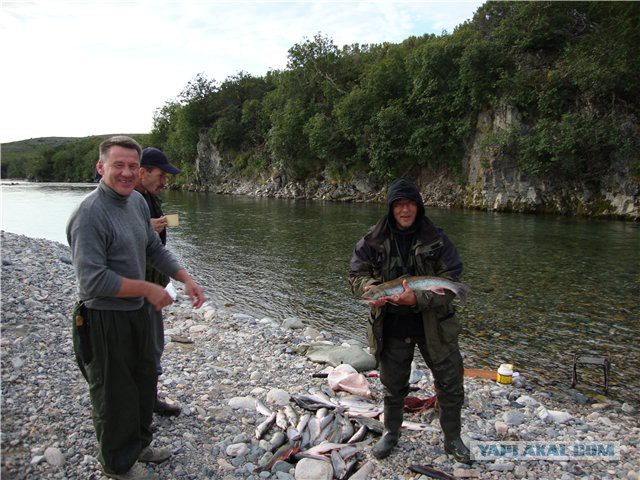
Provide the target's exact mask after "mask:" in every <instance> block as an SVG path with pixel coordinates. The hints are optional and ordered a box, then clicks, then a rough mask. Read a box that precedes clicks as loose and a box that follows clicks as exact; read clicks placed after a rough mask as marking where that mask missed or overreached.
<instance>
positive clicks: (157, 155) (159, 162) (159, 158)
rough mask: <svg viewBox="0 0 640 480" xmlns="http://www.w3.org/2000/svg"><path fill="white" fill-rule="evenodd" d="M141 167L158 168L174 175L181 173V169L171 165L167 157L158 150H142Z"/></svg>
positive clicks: (149, 148) (151, 148) (150, 148)
mask: <svg viewBox="0 0 640 480" xmlns="http://www.w3.org/2000/svg"><path fill="white" fill-rule="evenodd" d="M140 165H141V166H143V167H158V168H159V169H160V170H163V171H165V172H167V173H171V174H173V175H176V174H178V173H180V169H179V168H176V167H174V166H173V165H171V164H170V163H169V160H167V156H166V155H165V154H164V153H162V150H160V149H158V148H153V147H147V148H145V149H144V150H142V156H141V157H140Z"/></svg>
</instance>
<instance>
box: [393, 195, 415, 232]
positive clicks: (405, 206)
mask: <svg viewBox="0 0 640 480" xmlns="http://www.w3.org/2000/svg"><path fill="white" fill-rule="evenodd" d="M392 208H393V218H395V219H396V225H397V226H398V228H399V229H401V230H404V229H406V228H409V227H410V226H411V225H413V222H415V221H416V216H417V214H418V205H417V204H416V202H412V201H411V200H408V199H406V198H401V199H399V200H396V201H395V202H393V206H392Z"/></svg>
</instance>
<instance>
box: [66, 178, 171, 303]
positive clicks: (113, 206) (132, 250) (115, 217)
mask: <svg viewBox="0 0 640 480" xmlns="http://www.w3.org/2000/svg"><path fill="white" fill-rule="evenodd" d="M67 241H68V242H69V245H70V246H71V255H72V260H73V266H74V268H75V271H76V280H77V283H78V295H79V297H80V299H81V300H84V301H85V304H86V305H87V307H89V308H93V309H97V310H136V309H138V308H140V307H142V304H143V301H144V299H143V298H142V297H132V298H117V297H116V296H115V295H116V293H118V291H119V290H120V286H121V284H122V277H125V278H129V279H133V280H144V273H145V267H146V261H147V260H148V261H149V263H151V265H153V266H154V267H155V268H156V269H158V270H160V271H161V272H163V273H166V274H167V275H169V276H171V277H175V275H176V273H177V272H178V270H180V268H181V267H180V265H179V264H178V262H177V260H176V259H175V257H174V256H173V255H172V254H171V252H169V251H168V250H167V249H165V247H164V246H163V245H162V242H160V237H158V235H157V234H156V233H155V231H154V230H153V228H152V227H151V223H150V215H149V207H148V206H147V203H146V202H145V200H144V198H143V197H142V195H140V194H139V193H138V192H136V191H135V190H134V191H133V192H132V193H131V195H129V196H128V197H124V196H122V195H120V194H118V193H116V192H115V191H114V190H112V189H111V188H110V187H108V186H107V185H106V184H105V183H104V181H101V182H100V184H99V185H98V188H96V189H95V191H93V192H92V193H90V194H89V195H88V196H87V197H86V198H85V199H84V200H83V201H82V203H80V205H79V206H78V208H77V209H76V210H75V211H74V212H73V213H72V214H71V217H70V218H69V223H68V224H67Z"/></svg>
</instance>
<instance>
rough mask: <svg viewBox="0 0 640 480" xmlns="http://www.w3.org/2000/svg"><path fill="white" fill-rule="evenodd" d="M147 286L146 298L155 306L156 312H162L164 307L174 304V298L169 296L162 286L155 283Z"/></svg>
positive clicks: (149, 283)
mask: <svg viewBox="0 0 640 480" xmlns="http://www.w3.org/2000/svg"><path fill="white" fill-rule="evenodd" d="M145 283H146V284H147V293H146V294H145V298H146V299H147V301H148V302H149V303H150V304H151V305H153V306H154V307H155V308H156V310H158V311H160V310H162V309H163V308H164V307H166V306H169V305H171V304H172V303H173V298H171V295H169V292H167V291H166V290H165V289H164V288H162V287H161V286H160V285H156V284H155V283H151V282H145Z"/></svg>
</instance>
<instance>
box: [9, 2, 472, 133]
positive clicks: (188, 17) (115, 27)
mask: <svg viewBox="0 0 640 480" xmlns="http://www.w3.org/2000/svg"><path fill="white" fill-rule="evenodd" d="M480 5H481V2H459V3H455V2H453V3H451V2H447V3H444V2H426V1H422V2H418V1H414V2H400V1H398V2H396V1H330V0H324V1H321V0H317V1H287V2H281V1H258V0H254V1H243V0H238V1H233V2H231V1H204V0H183V1H181V2H177V1H157V0H153V1H152V0H137V1H127V2H104V1H88V0H84V1H72V0H67V1H57V0H50V1H47V2H44V1H43V2H40V1H34V2H4V3H3V8H2V10H1V11H0V34H1V35H2V44H3V49H2V60H1V62H2V66H3V72H4V73H3V75H2V76H1V77H0V82H1V83H0V92H1V93H0V95H1V97H0V101H1V103H2V117H1V119H0V122H1V123H0V134H1V135H2V138H0V141H3V142H6V141H14V140H20V139H24V138H31V137H41V136H86V135H95V134H106V133H143V132H148V131H149V130H150V129H151V126H152V116H153V112H154V111H155V109H157V108H159V107H161V106H162V105H163V104H164V103H165V102H166V101H169V100H171V99H173V98H175V97H176V96H177V95H178V94H179V93H180V91H181V90H182V88H184V86H185V85H186V84H187V82H188V81H189V80H190V79H192V78H193V77H194V76H195V75H196V74H198V73H204V74H205V75H206V76H207V77H208V78H213V79H215V80H218V81H222V80H224V79H225V78H227V77H229V76H231V75H234V74H236V73H237V72H239V71H245V72H248V73H251V74H253V75H264V74H265V73H266V72H267V71H268V70H270V69H282V68H285V67H286V63H287V51H288V49H289V48H291V47H292V46H293V45H294V44H296V43H299V42H302V41H303V40H304V39H305V38H312V37H313V36H314V35H315V34H317V33H318V32H321V33H322V34H324V35H327V36H329V37H330V38H332V39H333V41H334V43H335V44H336V45H338V46H340V47H341V46H343V45H345V44H352V43H359V44H366V43H382V42H385V41H387V42H393V43H396V42H400V41H402V40H404V39H405V38H407V37H409V36H411V35H422V34H424V33H438V34H439V33H441V32H442V30H445V29H446V30H448V31H452V30H453V28H454V27H455V26H456V25H458V24H460V23H462V22H463V21H464V20H467V19H470V18H471V16H472V15H473V13H474V11H475V10H476V9H477V8H478V7H479V6H480Z"/></svg>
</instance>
